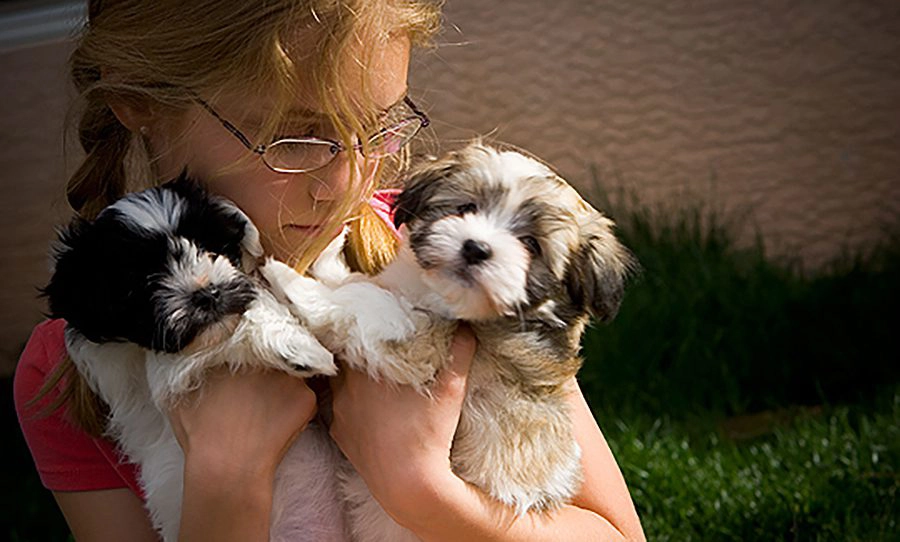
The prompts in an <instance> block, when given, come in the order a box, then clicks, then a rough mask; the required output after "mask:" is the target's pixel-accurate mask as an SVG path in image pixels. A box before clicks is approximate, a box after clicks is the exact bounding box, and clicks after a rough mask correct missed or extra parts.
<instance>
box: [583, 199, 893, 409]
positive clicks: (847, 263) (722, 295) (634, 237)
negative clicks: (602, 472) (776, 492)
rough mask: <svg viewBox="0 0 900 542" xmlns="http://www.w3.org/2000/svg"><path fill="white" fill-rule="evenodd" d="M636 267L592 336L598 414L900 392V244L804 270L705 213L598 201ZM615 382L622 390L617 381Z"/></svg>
mask: <svg viewBox="0 0 900 542" xmlns="http://www.w3.org/2000/svg"><path fill="white" fill-rule="evenodd" d="M599 199H600V201H601V207H602V208H605V209H609V210H610V214H611V215H612V216H613V218H614V219H615V220H616V221H617V223H618V226H619V233H620V236H621V238H622V239H623V242H624V243H625V244H626V245H627V246H628V247H629V248H631V250H632V251H633V252H634V253H635V254H636V256H637V257H638V260H639V261H640V263H641V266H642V271H641V272H640V274H639V275H638V276H637V277H636V278H635V279H634V280H632V283H631V284H630V285H629V286H628V288H627V289H626V294H625V300H624V303H623V305H622V308H621V310H620V312H619V315H618V316H617V317H616V319H615V320H614V321H613V322H612V323H611V324H609V325H605V326H599V327H594V328H590V329H589V330H588V332H587V333H586V336H585V340H584V354H585V358H586V363H585V367H584V369H583V370H582V373H581V375H580V376H581V379H582V383H583V385H584V386H585V388H586V392H587V393H588V394H589V395H590V396H592V397H593V399H594V401H595V404H597V405H598V406H603V407H608V408H623V407H627V408H631V409H633V410H634V411H636V412H640V413H643V414H652V415H659V416H662V415H669V416H673V417H675V418H682V417H685V416H691V415H693V414H694V413H696V414H699V415H701V416H706V415H708V414H710V413H714V414H722V415H730V414H740V413H745V412H753V411H758V410H764V409H769V408H775V407H778V406H782V405H793V404H806V405H812V404H839V403H859V402H865V401H868V400H870V398H872V397H873V396H875V395H878V393H879V390H881V389H888V390H890V389H892V385H893V384H895V383H897V382H900V363H896V358H897V351H898V349H897V347H896V341H895V335H896V333H897V330H900V312H898V310H897V306H898V302H900V239H898V238H892V239H889V240H888V241H887V242H885V243H884V244H883V245H881V246H879V247H875V248H872V249H871V250H869V251H868V253H867V254H866V255H865V256H859V255H857V256H852V257H851V256H844V257H842V258H841V259H839V260H838V261H835V262H834V263H832V264H831V265H828V266H826V267H825V268H824V269H821V270H818V271H815V272H803V271H802V270H801V269H800V267H799V265H797V264H796V263H794V262H786V261H774V260H773V259H771V258H769V257H767V255H766V253H765V250H764V248H763V246H762V244H761V243H759V242H757V243H755V244H751V245H750V246H743V247H742V246H739V245H738V244H737V243H736V242H735V238H736V237H737V233H738V231H737V229H738V228H739V225H738V224H736V223H735V222H734V221H732V220H728V219H725V218H723V217H722V215H721V214H720V213H716V212H715V211H713V210H709V209H704V208H703V207H701V206H699V205H695V206H688V207H685V208H680V209H671V208H657V209H650V208H648V207H646V206H642V205H640V204H639V203H636V202H634V201H633V200H631V201H629V200H628V199H627V198H622V197H618V198H614V201H613V198H608V197H602V196H601V197H600V198H599ZM610 383H615V384H614V385H610Z"/></svg>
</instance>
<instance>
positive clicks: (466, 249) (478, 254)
mask: <svg viewBox="0 0 900 542" xmlns="http://www.w3.org/2000/svg"><path fill="white" fill-rule="evenodd" d="M493 254H494V252H493V251H492V250H491V245H489V244H487V243H485V242H484V241H475V240H474V239H467V240H466V242H465V243H463V246H462V257H463V259H464V260H466V263H467V264H469V265H476V264H479V263H481V262H483V261H485V260H487V259H488V258H490V257H491V256H493Z"/></svg>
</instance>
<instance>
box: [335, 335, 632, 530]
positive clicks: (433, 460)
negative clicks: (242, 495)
mask: <svg viewBox="0 0 900 542" xmlns="http://www.w3.org/2000/svg"><path fill="white" fill-rule="evenodd" d="M474 349H475V339H474V337H473V336H472V335H471V332H467V331H463V332H462V333H460V334H458V335H457V337H456V339H455V340H454V344H453V346H452V348H451V355H452V357H453V361H452V362H451V364H450V365H449V367H448V368H447V369H445V370H444V372H443V373H442V374H441V375H440V378H439V381H438V383H437V385H436V387H435V399H434V400H431V399H428V398H425V397H422V396H421V395H419V394H418V393H416V392H415V391H413V390H412V389H410V388H407V387H402V386H401V387H396V386H389V385H384V384H379V383H376V382H372V381H370V380H368V379H367V378H366V377H365V376H364V375H362V374H360V373H355V372H353V371H344V374H345V376H344V377H343V378H342V379H340V380H338V381H337V382H335V384H334V389H335V392H334V393H335V398H334V422H333V423H332V427H331V433H332V436H333V437H334V439H335V441H336V442H337V443H338V446H340V447H341V449H342V450H343V451H344V453H345V455H346V456H347V457H348V459H350V461H351V463H353V465H354V467H356V469H357V471H358V472H359V473H360V474H361V475H362V477H363V479H364V480H365V481H366V484H367V485H368V486H369V489H370V490H371V491H372V494H373V496H374V497H375V498H376V499H377V500H378V501H379V502H380V503H381V505H382V506H383V507H384V509H385V510H386V511H387V512H388V513H389V514H390V515H391V516H392V517H393V518H394V519H395V520H396V521H397V522H398V523H400V524H401V525H403V526H405V527H407V528H408V529H410V530H412V531H413V532H414V533H416V535H418V536H419V537H420V538H422V539H423V540H426V541H441V540H465V539H471V540H510V541H512V540H529V541H531V540H552V541H560V540H578V541H583V540H644V536H643V532H642V531H641V527H640V521H639V520H638V517H637V514H636V513H635V510H634V505H633V504H632V502H631V497H630V496H629V494H628V489H627V487H626V486H625V482H624V480H623V478H622V475H621V472H620V471H619V468H618V466H617V465H616V462H615V459H614V458H613V456H612V453H611V452H610V451H609V447H608V446H607V444H606V441H605V440H604V438H603V435H602V434H601V433H600V430H599V428H598V427H597V424H596V422H595V421H594V419H593V417H592V415H591V413H590V410H589V409H588V407H587V404H586V403H585V401H584V398H583V397H582V395H581V392H580V390H579V389H578V387H577V384H576V383H575V382H574V381H573V382H572V384H571V388H570V389H571V393H570V404H571V408H572V420H573V423H574V426H575V433H576V438H577V439H578V442H579V444H580V445H581V447H582V451H583V458H584V459H583V467H584V470H585V472H584V474H585V482H584V485H583V487H582V488H581V491H580V492H579V494H578V495H577V496H576V498H575V499H574V502H573V504H571V505H568V506H565V507H563V508H562V509H560V510H558V511H557V512H555V513H553V514H547V515H540V514H536V513H530V514H526V515H525V516H523V517H517V516H516V515H515V514H514V513H513V512H512V511H511V510H510V509H509V508H507V507H506V506H505V505H503V504H501V503H498V502H496V501H494V500H493V499H491V498H490V497H488V496H487V495H485V494H484V493H483V492H482V491H481V490H479V489H478V488H476V487H474V486H472V485H471V484H468V483H466V482H465V481H463V480H462V479H460V478H459V477H457V476H456V475H455V474H453V472H452V471H451V469H450V462H449V455H450V445H451V442H452V438H453V433H454V432H455V430H456V425H457V423H458V421H459V413H460V409H461V406H462V401H463V397H464V396H465V380H466V375H467V373H468V367H469V365H470V364H471V360H472V356H473V355H474ZM397 457H403V458H404V461H402V462H398V461H396V458H397Z"/></svg>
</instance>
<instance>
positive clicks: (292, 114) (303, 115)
mask: <svg viewBox="0 0 900 542" xmlns="http://www.w3.org/2000/svg"><path fill="white" fill-rule="evenodd" d="M408 94H409V87H407V88H404V89H403V93H402V94H401V95H400V97H399V98H397V100H396V101H394V102H393V103H392V104H390V105H388V106H387V107H384V108H381V109H379V110H378V112H379V113H381V114H383V113H387V112H388V111H390V110H391V109H393V108H394V107H395V106H397V105H398V104H400V103H402V102H403V100H404V99H406V96H407V95H408ZM286 116H287V117H289V118H292V119H325V118H327V117H328V115H326V114H325V113H324V112H322V111H314V110H312V109H306V108H303V107H298V108H294V109H291V110H289V111H288V112H287V115H286Z"/></svg>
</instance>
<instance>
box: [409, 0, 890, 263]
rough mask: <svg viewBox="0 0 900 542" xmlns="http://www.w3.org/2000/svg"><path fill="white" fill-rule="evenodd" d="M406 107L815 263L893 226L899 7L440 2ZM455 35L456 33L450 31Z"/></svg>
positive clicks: (449, 136) (448, 127) (456, 132)
mask: <svg viewBox="0 0 900 542" xmlns="http://www.w3.org/2000/svg"><path fill="white" fill-rule="evenodd" d="M445 13H446V16H447V20H448V22H449V23H450V24H449V25H448V29H447V31H446V32H445V34H444V35H443V37H442V38H441V40H440V42H441V46H440V47H439V48H438V49H437V51H436V52H435V53H434V54H431V55H423V56H422V57H421V60H420V62H419V63H418V65H416V66H415V67H414V71H413V76H412V82H413V92H414V94H415V95H417V96H421V97H422V98H423V99H422V101H423V102H425V103H426V104H427V106H428V110H429V111H430V112H431V113H432V115H433V116H434V117H435V118H436V119H437V122H436V131H437V133H438V134H439V135H440V137H441V139H443V140H460V139H466V138H468V137H471V136H472V135H473V134H478V133H493V134H494V136H495V137H496V138H497V139H500V140H504V141H509V142H512V143H514V144H516V145H520V146H522V147H525V148H527V149H529V150H531V151H533V152H535V153H536V154H538V155H540V156H542V157H544V158H545V159H547V160H548V161H550V162H551V163H553V164H555V165H556V166H557V168H558V169H559V170H560V171H561V172H562V173H563V174H564V176H566V177H567V178H569V179H570V180H571V181H572V182H573V183H575V184H581V185H582V186H585V185H589V184H590V182H591V179H592V176H591V174H590V168H591V167H593V168H595V169H596V171H597V172H598V174H597V177H599V179H600V181H601V182H603V183H604V184H605V185H607V186H618V185H624V186H625V187H627V188H629V189H633V190H634V191H635V192H636V193H637V194H638V195H639V196H640V197H641V198H642V199H643V200H645V201H650V202H653V201H660V200H673V199H674V200H683V199H687V198H699V199H702V200H705V201H707V202H709V203H712V204H714V205H717V206H719V207H720V208H725V209H731V210H733V211H734V212H739V213H749V216H748V220H749V222H750V223H749V224H748V227H747V229H746V232H747V233H748V234H752V228H753V227H755V226H758V227H759V229H760V230H761V232H762V233H763V234H764V237H765V238H766V240H767V242H768V246H769V247H770V249H771V252H772V253H773V254H779V255H791V256H799V257H800V258H802V260H803V261H804V262H805V263H807V264H809V265H813V266H815V265H818V264H821V263H822V262H823V261H825V260H827V259H828V258H830V257H832V256H833V255H834V254H836V253H837V252H838V251H839V250H840V249H841V247H843V246H850V247H853V246H860V245H865V244H867V243H871V242H873V241H874V240H876V239H877V238H878V237H879V236H880V235H882V233H883V227H884V226H885V225H887V224H891V223H893V224H897V217H898V211H900V2H897V1H896V0H876V1H871V2H847V1H843V0H801V1H794V2H781V1H779V0H742V1H736V0H731V1H723V0H718V1H713V0H644V1H634V0H630V1H622V0H619V1H578V0H557V1H555V2H546V1H541V0H517V1H516V2H484V1H478V0H449V1H448V2H447V6H446V11H445ZM454 26H455V27H456V28H458V30H456V29H454Z"/></svg>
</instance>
